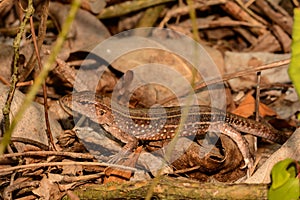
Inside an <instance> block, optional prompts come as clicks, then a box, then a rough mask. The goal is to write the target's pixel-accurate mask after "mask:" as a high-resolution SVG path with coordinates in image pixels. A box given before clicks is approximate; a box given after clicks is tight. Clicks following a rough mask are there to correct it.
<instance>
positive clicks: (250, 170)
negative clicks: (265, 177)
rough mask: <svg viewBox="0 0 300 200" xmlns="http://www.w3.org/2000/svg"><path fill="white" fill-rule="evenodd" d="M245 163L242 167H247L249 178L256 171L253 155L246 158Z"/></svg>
mask: <svg viewBox="0 0 300 200" xmlns="http://www.w3.org/2000/svg"><path fill="white" fill-rule="evenodd" d="M244 163H245V164H244V165H243V166H242V167H241V168H240V169H245V168H247V177H248V178H249V177H250V176H251V175H252V174H253V172H254V168H255V167H254V159H253V158H252V157H250V158H244Z"/></svg>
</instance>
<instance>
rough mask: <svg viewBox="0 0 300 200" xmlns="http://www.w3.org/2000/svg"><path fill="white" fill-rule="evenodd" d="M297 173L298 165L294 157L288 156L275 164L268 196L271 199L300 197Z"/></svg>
mask: <svg viewBox="0 0 300 200" xmlns="http://www.w3.org/2000/svg"><path fill="white" fill-rule="evenodd" d="M296 175H297V167H296V163H295V161H294V160H293V159H290V158H287V159H285V160H283V161H280V162H278V163H277V164H276V165H274V167H273V169H272V172H271V176H272V185H271V187H270V190H269V191H268V198H269V199H270V200H277V199H278V200H284V199H286V200H290V199H299V195H300V183H299V179H298V178H297V177H296Z"/></svg>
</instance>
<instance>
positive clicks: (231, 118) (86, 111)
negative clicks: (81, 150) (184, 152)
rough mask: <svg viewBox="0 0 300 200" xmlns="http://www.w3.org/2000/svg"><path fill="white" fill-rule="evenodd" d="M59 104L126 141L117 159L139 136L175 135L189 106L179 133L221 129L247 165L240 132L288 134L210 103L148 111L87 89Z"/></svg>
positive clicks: (280, 137)
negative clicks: (108, 101) (216, 107)
mask: <svg viewBox="0 0 300 200" xmlns="http://www.w3.org/2000/svg"><path fill="white" fill-rule="evenodd" d="M60 104H61V106H62V107H63V109H64V110H65V111H66V112H68V113H69V114H70V115H72V114H73V112H75V113H79V114H81V115H84V116H86V117H88V118H89V119H90V120H92V121H94V122H96V123H98V124H100V125H101V126H102V127H103V128H104V129H105V130H106V131H107V132H108V133H110V134H111V135H112V136H114V137H115V138H117V139H118V140H120V141H121V142H123V143H125V144H126V145H125V146H124V147H123V149H122V151H121V152H120V153H119V154H117V159H120V158H122V156H125V155H128V153H130V152H131V151H132V150H133V149H134V148H136V147H137V145H138V141H139V140H147V141H148V140H149V141H151V140H152V141H157V140H165V139H171V138H173V137H174V136H175V134H176V130H177V128H178V126H179V124H180V121H181V117H182V116H181V113H182V109H189V112H188V116H187V118H186V121H185V122H184V125H183V126H182V130H181V132H180V136H191V135H205V133H206V132H207V131H208V130H210V131H214V132H221V133H222V134H224V135H227V136H229V137H230V138H231V139H233V140H234V142H235V143H236V144H237V146H238V148H239V150H240V152H241V153H242V156H243V159H244V162H245V165H244V166H245V167H246V166H248V168H251V167H252V165H253V157H252V156H251V153H250V150H249V147H248V143H247V142H246V140H245V139H244V137H243V136H242V135H241V133H240V132H244V133H248V134H251V135H255V136H259V137H262V138H265V139H268V140H271V141H273V142H276V143H280V144H283V143H284V142H285V141H286V140H287V138H288V137H287V136H286V135H285V134H283V133H281V132H280V131H278V130H276V129H274V128H273V127H272V126H271V125H269V124H267V123H263V122H257V121H254V120H252V119H246V118H243V117H240V116H238V115H235V114H231V113H228V112H224V111H221V110H219V109H215V108H211V107H209V106H201V105H199V106H198V105H193V106H188V107H180V106H175V107H164V109H163V110H162V108H151V112H150V113H151V114H149V112H148V111H149V109H144V108H127V107H125V106H121V105H118V104H116V103H113V102H112V104H111V105H107V104H105V103H104V101H103V98H102V97H101V96H98V95H95V94H94V93H93V92H87V91H85V92H78V93H73V94H72V95H66V96H64V97H63V98H61V99H60ZM239 131H240V132H239ZM117 159H116V160H117ZM116 160H115V161H116Z"/></svg>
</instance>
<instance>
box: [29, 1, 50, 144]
mask: <svg viewBox="0 0 300 200" xmlns="http://www.w3.org/2000/svg"><path fill="white" fill-rule="evenodd" d="M48 6H49V0H46V1H44V2H43V7H42V13H43V14H42V18H41V25H40V28H39V40H38V42H36V36H35V32H34V24H33V19H32V17H30V24H31V34H32V41H33V44H34V49H35V54H36V57H37V60H38V65H39V70H40V71H41V70H42V62H41V58H40V53H39V49H40V48H41V47H42V44H43V41H44V38H45V35H46V29H47V25H46V23H45V22H46V21H47V17H48ZM42 88H43V94H44V95H43V97H44V112H45V122H46V127H47V131H46V133H47V137H48V144H49V146H51V148H53V149H54V150H56V148H55V144H54V140H53V137H52V133H51V127H50V122H49V115H48V103H47V87H46V84H45V82H44V83H43V84H42Z"/></svg>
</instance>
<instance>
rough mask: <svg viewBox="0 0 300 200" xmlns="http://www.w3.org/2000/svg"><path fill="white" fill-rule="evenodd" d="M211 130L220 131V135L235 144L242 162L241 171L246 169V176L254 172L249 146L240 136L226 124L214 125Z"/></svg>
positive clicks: (252, 157)
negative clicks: (228, 138)
mask: <svg viewBox="0 0 300 200" xmlns="http://www.w3.org/2000/svg"><path fill="white" fill-rule="evenodd" d="M211 128H212V129H213V130H215V131H217V130H218V131H220V132H221V133H222V134H224V135H226V136H228V137H230V138H231V139H232V140H233V141H234V142H235V143H236V145H237V147H238V148H239V151H240V152H241V154H242V156H243V160H244V166H242V167H241V169H244V168H246V167H247V168H248V171H247V176H250V175H251V172H253V171H254V170H253V167H254V156H253V155H252V154H251V152H250V149H249V144H248V142H247V141H246V139H245V138H244V137H243V136H242V134H241V133H240V132H238V131H237V130H236V129H234V128H233V127H232V126H229V125H228V124H226V123H215V124H214V125H212V127H211Z"/></svg>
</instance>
